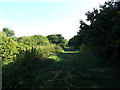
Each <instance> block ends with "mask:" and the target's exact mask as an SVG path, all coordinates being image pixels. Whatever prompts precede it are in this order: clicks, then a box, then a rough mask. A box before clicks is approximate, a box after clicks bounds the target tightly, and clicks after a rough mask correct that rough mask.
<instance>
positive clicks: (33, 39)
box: [17, 35, 50, 46]
mask: <svg viewBox="0 0 120 90" xmlns="http://www.w3.org/2000/svg"><path fill="white" fill-rule="evenodd" d="M17 42H18V43H22V44H24V45H29V46H39V45H40V46H41V45H42V46H44V45H48V44H50V42H49V40H48V39H47V37H45V36H42V35H34V36H27V37H26V36H23V37H19V38H18V39H17Z"/></svg>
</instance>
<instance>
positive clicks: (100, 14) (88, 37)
mask: <svg viewBox="0 0 120 90" xmlns="http://www.w3.org/2000/svg"><path fill="white" fill-rule="evenodd" d="M85 15H86V16H87V19H86V20H87V21H88V22H90V24H86V23H85V22H84V21H83V20H80V30H79V31H78V32H77V35H75V36H73V37H72V38H71V39H70V40H69V43H68V44H69V45H70V46H75V47H76V48H81V49H82V50H84V51H85V50H87V51H91V52H93V53H94V55H95V56H97V57H102V58H103V59H108V60H109V61H112V62H113V61H115V62H116V61H119V62H120V2H105V3H104V5H100V6H99V9H95V8H94V9H93V11H91V12H90V11H88V12H87V13H86V14H85Z"/></svg>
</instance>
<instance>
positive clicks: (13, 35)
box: [3, 28, 15, 37]
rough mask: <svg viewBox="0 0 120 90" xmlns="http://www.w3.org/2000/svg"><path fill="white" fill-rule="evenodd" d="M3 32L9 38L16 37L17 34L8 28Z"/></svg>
mask: <svg viewBox="0 0 120 90" xmlns="http://www.w3.org/2000/svg"><path fill="white" fill-rule="evenodd" d="M3 32H5V33H6V35H7V36H8V37H15V33H14V31H13V30H9V29H8V28H3Z"/></svg>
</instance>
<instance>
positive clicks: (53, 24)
mask: <svg viewBox="0 0 120 90" xmlns="http://www.w3.org/2000/svg"><path fill="white" fill-rule="evenodd" d="M104 2H105V0H0V31H2V29H3V28H4V27H7V28H9V29H10V30H13V31H14V32H15V36H16V37H20V36H32V35H37V34H39V35H43V36H47V35H51V34H62V36H63V37H65V38H66V39H70V38H72V37H73V36H74V35H76V34H77V32H78V31H79V26H80V24H79V21H80V20H81V19H82V20H84V21H85V20H86V16H85V13H86V12H87V11H92V10H93V8H98V7H99V5H100V4H104Z"/></svg>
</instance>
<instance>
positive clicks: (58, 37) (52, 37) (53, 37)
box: [47, 34, 68, 47]
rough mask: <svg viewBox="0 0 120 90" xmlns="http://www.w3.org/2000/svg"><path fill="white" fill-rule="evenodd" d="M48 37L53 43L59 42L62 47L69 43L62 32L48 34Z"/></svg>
mask: <svg viewBox="0 0 120 90" xmlns="http://www.w3.org/2000/svg"><path fill="white" fill-rule="evenodd" d="M47 38H48V39H49V41H50V42H51V43H54V44H57V45H59V46H61V47H65V46H66V45H67V43H68V41H67V40H66V39H65V38H64V37H62V35H61V34H53V35H48V36H47Z"/></svg>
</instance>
